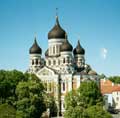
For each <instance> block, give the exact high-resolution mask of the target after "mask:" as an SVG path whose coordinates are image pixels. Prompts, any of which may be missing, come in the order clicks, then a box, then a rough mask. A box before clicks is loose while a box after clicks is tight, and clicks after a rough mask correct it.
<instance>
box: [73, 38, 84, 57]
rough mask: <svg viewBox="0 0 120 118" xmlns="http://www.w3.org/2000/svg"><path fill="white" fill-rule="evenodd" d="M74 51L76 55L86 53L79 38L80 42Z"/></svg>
mask: <svg viewBox="0 0 120 118" xmlns="http://www.w3.org/2000/svg"><path fill="white" fill-rule="evenodd" d="M73 53H74V55H76V54H82V55H84V54H85V50H84V48H82V46H81V45H80V42H79V40H78V44H77V46H76V48H75V49H74V50H73Z"/></svg>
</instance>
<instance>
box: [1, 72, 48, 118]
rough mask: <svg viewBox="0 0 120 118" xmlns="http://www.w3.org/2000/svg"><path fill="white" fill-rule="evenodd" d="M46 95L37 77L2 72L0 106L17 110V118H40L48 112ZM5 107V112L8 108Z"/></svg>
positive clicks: (20, 73)
mask: <svg viewBox="0 0 120 118" xmlns="http://www.w3.org/2000/svg"><path fill="white" fill-rule="evenodd" d="M44 94H45V92H44V87H43V85H42V83H41V81H40V80H39V79H38V78H37V77H36V76H35V75H30V74H28V73H25V74H23V73H22V72H20V71H17V70H13V71H4V70H0V105H3V106H4V104H7V105H8V106H9V108H10V107H13V108H15V112H16V115H17V116H16V117H17V118H33V117H34V118H39V117H40V116H41V114H42V113H43V112H44V111H45V110H46V104H45V102H44ZM3 106H2V110H3V111H4V110H5V109H3V108H5V107H6V108H7V106H4V107H3ZM2 110H1V111H2ZM11 110H12V108H11Z"/></svg>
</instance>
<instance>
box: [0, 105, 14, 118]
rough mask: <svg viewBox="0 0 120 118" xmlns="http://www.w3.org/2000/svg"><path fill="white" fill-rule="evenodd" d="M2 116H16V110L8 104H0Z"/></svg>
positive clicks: (0, 115) (4, 117)
mask: <svg viewBox="0 0 120 118" xmlns="http://www.w3.org/2000/svg"><path fill="white" fill-rule="evenodd" d="M0 118H16V110H15V108H14V107H12V106H11V105H8V104H6V103H5V104H2V105H0Z"/></svg>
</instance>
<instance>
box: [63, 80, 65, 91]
mask: <svg viewBox="0 0 120 118" xmlns="http://www.w3.org/2000/svg"><path fill="white" fill-rule="evenodd" d="M63 91H65V82H63Z"/></svg>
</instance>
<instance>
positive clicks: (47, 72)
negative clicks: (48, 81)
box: [37, 67, 55, 76]
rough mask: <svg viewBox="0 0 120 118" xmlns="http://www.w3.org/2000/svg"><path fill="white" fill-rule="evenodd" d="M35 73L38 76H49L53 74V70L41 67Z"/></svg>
mask: <svg viewBox="0 0 120 118" xmlns="http://www.w3.org/2000/svg"><path fill="white" fill-rule="evenodd" d="M37 75H39V76H51V75H55V72H54V71H53V70H52V69H50V68H47V67H43V68H42V69H40V70H39V71H38V72H37Z"/></svg>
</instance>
